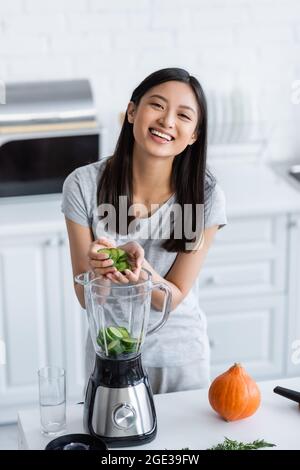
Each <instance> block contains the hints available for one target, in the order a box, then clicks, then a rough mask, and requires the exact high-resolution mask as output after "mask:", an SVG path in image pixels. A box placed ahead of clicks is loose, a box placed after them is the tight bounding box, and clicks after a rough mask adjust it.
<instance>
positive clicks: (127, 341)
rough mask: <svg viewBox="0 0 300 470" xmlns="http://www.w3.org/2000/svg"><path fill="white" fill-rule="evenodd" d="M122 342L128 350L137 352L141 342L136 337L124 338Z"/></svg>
mask: <svg viewBox="0 0 300 470" xmlns="http://www.w3.org/2000/svg"><path fill="white" fill-rule="evenodd" d="M122 344H123V346H124V347H125V349H126V352H136V351H137V350H138V347H139V342H138V340H137V339H136V338H123V339H122Z"/></svg>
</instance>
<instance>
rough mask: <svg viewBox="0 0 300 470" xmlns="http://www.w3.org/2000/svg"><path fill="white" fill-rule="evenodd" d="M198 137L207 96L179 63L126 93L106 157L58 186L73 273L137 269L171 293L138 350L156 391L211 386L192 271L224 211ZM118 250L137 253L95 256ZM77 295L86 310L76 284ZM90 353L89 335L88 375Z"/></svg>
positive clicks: (115, 277) (157, 299)
mask: <svg viewBox="0 0 300 470" xmlns="http://www.w3.org/2000/svg"><path fill="white" fill-rule="evenodd" d="M206 142H207V110H206V100H205V96H204V92H203V90H202V88H201V86H200V83H199V82H198V80H197V79H196V78H194V77H193V76H191V75H190V74H189V73H188V72H187V71H185V70H183V69H179V68H168V69H162V70H159V71H157V72H154V73H153V74H151V75H149V76H148V77H146V78H145V80H143V81H142V83H140V85H139V86H138V87H137V88H136V89H135V90H134V91H133V93H132V96H131V98H130V100H129V103H128V106H127V110H126V118H125V119H124V121H123V125H122V129H121V132H120V136H119V139H118V142H117V145H116V149H115V151H114V153H113V155H112V156H110V157H107V158H106V159H103V160H101V161H100V162H97V163H96V164H92V165H87V166H86V167H82V168H79V169H78V170H76V171H75V172H73V173H72V174H71V175H69V177H68V178H67V180H66V181H65V184H64V190H63V205H62V210H63V212H64V214H65V216H66V223H67V228H68V233H69V240H70V250H71V257H72V265H73V274H74V276H76V275H77V274H79V273H81V272H83V271H86V270H89V269H90V268H91V267H92V269H93V270H94V271H95V272H96V274H99V275H103V276H106V277H107V278H109V279H110V280H111V281H113V282H114V283H116V284H127V283H129V282H136V280H137V279H138V278H139V275H140V272H141V268H142V267H143V268H146V269H147V270H149V271H150V272H151V274H152V280H153V281H154V282H164V283H165V284H167V285H168V286H169V288H170V289H171V292H172V312H171V314H170V317H169V320H168V322H167V323H166V325H165V326H164V328H162V329H161V330H160V331H159V332H158V333H155V334H154V335H152V336H149V337H147V338H146V341H145V343H144V346H143V351H142V355H143V363H144V365H145V366H146V367H147V371H148V375H149V379H150V382H151V386H152V389H153V392H154V393H160V392H172V391H177V390H188V389H194V388H201V387H206V386H207V385H208V383H209V346H208V338H207V332H206V319H205V315H204V313H203V311H202V310H201V308H200V305H199V299H198V294H197V277H198V275H199V272H200V270H201V267H202V265H203V263H204V259H205V256H206V254H207V251H208V249H209V247H210V245H211V243H212V241H213V238H214V235H215V233H216V231H217V229H218V228H220V227H222V226H223V225H225V224H226V215H225V201H224V195H223V192H222V190H221V188H220V187H219V185H218V184H216V181H215V179H214V177H213V176H212V175H211V174H210V172H209V171H208V170H207V168H206V145H207V144H206ZM136 205H144V206H146V211H145V213H143V214H142V217H141V216H140V217H138V214H137V213H136V212H134V213H132V212H130V211H129V210H128V209H129V208H130V207H132V206H136ZM151 205H156V207H157V209H156V210H155V212H151V211H149V210H148V208H149V207H150V206H151ZM175 206H177V207H179V208H180V209H181V210H180V211H179V214H180V217H175V219H173V218H172V217H173V216H174V207H175ZM107 207H113V208H114V209H115V214H116V224H115V229H114V231H109V232H108V231H107V225H106V218H105V216H104V212H103V211H102V212H101V210H102V209H103V208H107ZM186 207H188V208H189V211H188V218H186V212H185V208H186ZM199 209H200V210H199ZM147 216H148V217H147ZM199 219H200V220H201V224H200V225H199ZM171 220H172V221H173V223H172V224H170V221H171ZM202 222H203V223H202ZM149 226H151V228H150V229H149ZM168 226H170V227H171V230H170V231H169V232H168V230H166V227H168ZM187 226H190V227H191V228H192V231H187V230H186V228H187ZM129 227H134V228H135V229H134V230H133V231H129V230H128V228H129ZM199 227H200V228H199ZM188 232H189V233H188ZM149 233H151V234H154V236H152V235H151V237H149V236H148V234H149ZM117 246H118V248H120V247H123V249H124V250H125V251H126V252H127V253H128V254H129V256H130V257H131V259H133V258H134V259H135V263H134V266H133V268H132V269H131V270H128V269H126V270H124V272H122V273H121V272H117V271H116V269H115V268H114V266H113V263H112V260H110V259H107V257H106V259H104V254H103V253H98V250H99V249H101V248H105V247H107V248H112V247H117ZM87 254H88V255H87ZM76 294H77V297H78V300H79V301H80V303H81V305H82V306H83V307H84V299H83V292H82V290H81V288H80V286H79V287H76ZM163 303H164V296H163V293H162V292H160V291H159V290H157V291H156V292H155V293H153V295H152V298H151V313H150V315H151V317H150V318H151V322H152V321H153V322H155V321H158V320H159V319H160V316H161V312H160V311H161V310H162V306H163ZM94 358H95V352H94V350H93V347H92V343H91V340H90V338H88V342H87V353H86V373H87V378H88V375H89V373H90V372H91V370H92V367H93V363H94Z"/></svg>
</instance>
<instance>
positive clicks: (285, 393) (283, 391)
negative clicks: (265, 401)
mask: <svg viewBox="0 0 300 470" xmlns="http://www.w3.org/2000/svg"><path fill="white" fill-rule="evenodd" d="M273 392H274V393H277V394H278V395H281V396H282V397H285V398H288V399H289V400H293V401H296V402H297V403H299V406H300V392H296V390H291V389H289V388H284V387H275V388H274V390H273Z"/></svg>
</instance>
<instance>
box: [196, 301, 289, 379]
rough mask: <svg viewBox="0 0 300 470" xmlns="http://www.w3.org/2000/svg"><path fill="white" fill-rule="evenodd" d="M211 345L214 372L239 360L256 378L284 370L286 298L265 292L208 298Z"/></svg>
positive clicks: (205, 305) (276, 375) (216, 373)
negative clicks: (230, 297) (243, 295)
mask: <svg viewBox="0 0 300 470" xmlns="http://www.w3.org/2000/svg"><path fill="white" fill-rule="evenodd" d="M203 307H204V309H205V312H206V314H207V319H208V331H209V339H210V346H211V362H212V368H211V375H212V377H216V376H217V375H219V374H221V373H222V372H224V371H225V370H227V369H228V368H229V367H231V366H232V365H233V364H234V363H235V362H239V363H241V364H242V365H243V366H244V367H245V368H246V370H247V372H248V373H249V374H251V375H252V376H253V377H254V378H255V379H260V378H262V377H263V378H269V377H280V376H282V375H283V373H284V356H285V355H284V348H285V338H284V334H283V332H284V331H285V318H284V314H285V298H284V297H282V296H281V295H279V296H261V297H256V296H253V297H252V298H249V297H247V298H245V299H242V298H232V299H224V300H223V301H222V303H221V302H219V300H217V301H214V300H212V301H204V303H203Z"/></svg>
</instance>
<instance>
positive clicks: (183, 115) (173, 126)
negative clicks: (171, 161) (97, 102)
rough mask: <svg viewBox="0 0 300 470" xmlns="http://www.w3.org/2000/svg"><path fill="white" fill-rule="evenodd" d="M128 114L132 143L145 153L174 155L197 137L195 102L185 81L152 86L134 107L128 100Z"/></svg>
mask: <svg viewBox="0 0 300 470" xmlns="http://www.w3.org/2000/svg"><path fill="white" fill-rule="evenodd" d="M127 115H128V121H129V122H130V123H132V124H133V135H134V139H135V145H136V146H137V147H138V149H139V150H140V151H143V152H146V153H147V154H151V155H154V156H161V157H169V156H173V157H174V156H175V155H178V154H179V153H181V152H182V151H183V150H184V149H185V148H186V146H187V145H191V144H193V143H194V142H195V140H196V139H197V135H196V127H197V123H198V120H199V109H198V103H197V100H196V97H195V95H194V92H193V90H192V88H191V87H190V86H189V85H188V84H186V83H183V82H176V81H169V82H165V83H162V84H160V85H157V86H155V87H153V88H151V89H150V90H148V92H147V93H146V94H145V95H144V96H143V97H142V98H141V100H140V102H139V104H138V106H137V107H136V106H135V105H134V103H133V102H130V103H129V105H128V108H127Z"/></svg>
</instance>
